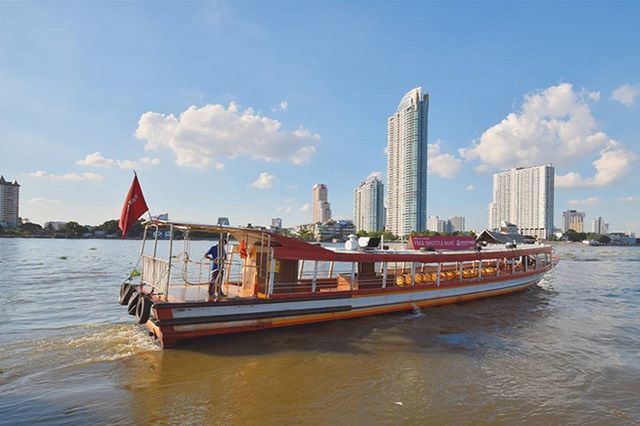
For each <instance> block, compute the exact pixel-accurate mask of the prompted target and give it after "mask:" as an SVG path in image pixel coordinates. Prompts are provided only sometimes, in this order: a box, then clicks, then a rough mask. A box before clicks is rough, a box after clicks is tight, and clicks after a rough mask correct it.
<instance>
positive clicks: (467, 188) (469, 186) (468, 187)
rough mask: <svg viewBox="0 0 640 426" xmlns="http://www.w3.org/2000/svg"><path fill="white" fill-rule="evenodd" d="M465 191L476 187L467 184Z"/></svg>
mask: <svg viewBox="0 0 640 426" xmlns="http://www.w3.org/2000/svg"><path fill="white" fill-rule="evenodd" d="M465 189H466V190H467V191H473V190H474V189H476V188H475V187H474V186H473V185H467V187H466V188H465Z"/></svg>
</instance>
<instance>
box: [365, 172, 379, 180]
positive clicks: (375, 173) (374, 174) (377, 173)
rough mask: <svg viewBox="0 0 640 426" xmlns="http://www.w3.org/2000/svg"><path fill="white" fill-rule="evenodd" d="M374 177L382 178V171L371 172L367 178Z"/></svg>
mask: <svg viewBox="0 0 640 426" xmlns="http://www.w3.org/2000/svg"><path fill="white" fill-rule="evenodd" d="M373 177H377V178H378V179H380V180H382V172H371V173H369V175H368V176H367V179H369V178H373Z"/></svg>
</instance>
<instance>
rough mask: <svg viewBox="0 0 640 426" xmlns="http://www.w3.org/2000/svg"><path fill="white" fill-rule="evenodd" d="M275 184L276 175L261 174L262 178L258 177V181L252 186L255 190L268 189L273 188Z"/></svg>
mask: <svg viewBox="0 0 640 426" xmlns="http://www.w3.org/2000/svg"><path fill="white" fill-rule="evenodd" d="M275 182H276V177H275V175H272V174H269V173H267V172H262V173H260V176H258V179H256V180H255V182H253V183H252V184H251V186H253V187H254V188H260V189H268V188H271V187H272V186H273V184H274V183H275Z"/></svg>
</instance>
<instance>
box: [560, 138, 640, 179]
mask: <svg viewBox="0 0 640 426" xmlns="http://www.w3.org/2000/svg"><path fill="white" fill-rule="evenodd" d="M637 159H638V156H637V155H636V154H634V153H633V152H631V151H629V150H627V149H625V148H623V147H622V145H620V144H619V143H617V142H615V141H613V140H612V141H610V142H609V146H608V147H607V148H605V149H603V150H602V151H601V152H600V157H599V158H598V159H597V160H595V161H594V162H593V163H592V164H593V166H594V167H595V169H596V173H595V174H594V175H593V176H592V177H587V178H583V177H582V176H581V175H580V173H575V172H569V173H567V174H566V175H560V176H556V180H555V186H556V187H557V188H568V189H578V188H594V187H603V186H609V185H612V184H614V183H616V182H619V181H621V180H622V179H624V178H625V177H626V176H627V175H628V174H629V173H631V171H632V170H633V164H634V163H636V162H637Z"/></svg>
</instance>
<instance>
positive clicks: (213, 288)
mask: <svg viewBox="0 0 640 426" xmlns="http://www.w3.org/2000/svg"><path fill="white" fill-rule="evenodd" d="M225 243H226V241H225V239H224V238H221V239H220V241H219V242H218V244H214V245H212V246H211V248H210V249H209V250H208V251H207V252H206V253H205V254H204V257H206V258H207V259H209V260H211V276H210V280H209V295H210V296H215V297H216V298H217V297H219V296H224V293H222V288H221V287H222V277H223V276H224V260H225V255H226V253H225V251H224V246H225Z"/></svg>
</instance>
